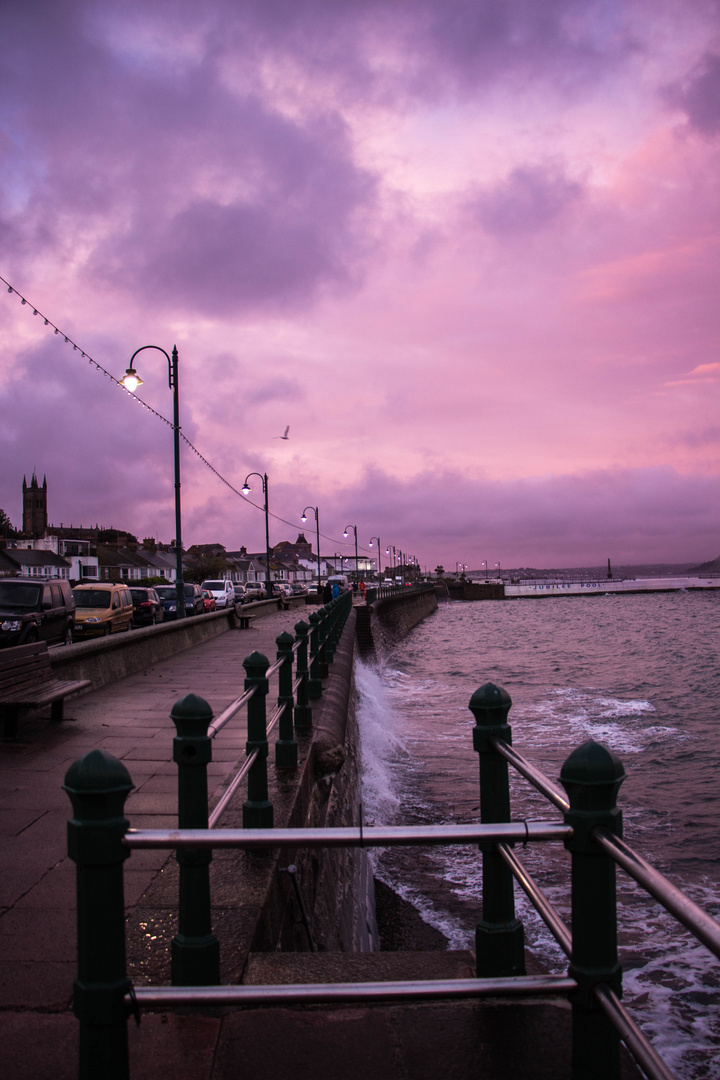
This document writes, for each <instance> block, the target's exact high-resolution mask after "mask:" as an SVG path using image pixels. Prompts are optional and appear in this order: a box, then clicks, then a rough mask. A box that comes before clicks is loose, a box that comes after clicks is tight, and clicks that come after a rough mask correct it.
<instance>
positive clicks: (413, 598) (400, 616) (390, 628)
mask: <svg viewBox="0 0 720 1080" xmlns="http://www.w3.org/2000/svg"><path fill="white" fill-rule="evenodd" d="M437 606H438V602H437V596H436V595H435V589H434V587H433V586H432V585H428V586H427V587H425V588H422V587H420V588H417V589H413V590H412V591H410V590H408V589H399V590H397V592H396V593H395V594H394V595H391V596H383V597H381V598H380V599H378V600H375V601H373V603H372V604H370V605H369V607H370V631H371V634H372V640H373V644H374V646H375V648H376V649H377V648H380V649H381V650H384V649H388V648H390V647H392V645H394V644H395V643H396V642H397V641H399V640H400V639H401V638H403V637H405V635H406V634H408V633H409V632H410V631H411V630H412V628H413V627H414V626H417V625H418V623H420V622H422V621H423V619H426V618H427V617H428V615H432V614H433V612H435V611H437Z"/></svg>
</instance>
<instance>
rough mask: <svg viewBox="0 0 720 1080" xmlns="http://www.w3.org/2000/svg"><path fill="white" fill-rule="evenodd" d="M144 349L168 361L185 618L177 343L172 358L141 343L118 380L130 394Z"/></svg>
mask: <svg viewBox="0 0 720 1080" xmlns="http://www.w3.org/2000/svg"><path fill="white" fill-rule="evenodd" d="M145 349H157V351H158V352H161V353H162V354H163V356H164V357H165V359H166V360H167V362H168V383H169V385H170V389H171V390H172V392H173V447H174V456H175V556H176V571H175V588H176V591H177V618H178V619H184V618H185V583H184V581H183V565H182V523H181V514H180V407H179V401H178V351H177V345H173V351H172V359H171V358H170V357H169V356H168V354H167V353H166V352H165V350H164V349H161V348H160V346H159V345H142V346H141V347H140V348H139V349H136V350H135V352H134V353H133V354H132V356H131V357H130V367H129V368H128V369H127V371H126V372H125V375H124V376H123V378H122V379H121V380H120V385H121V386H124V387H125V389H126V390H128V391H129V392H130V393H131V394H134V393H135V391H136V390H137V388H138V386H142V385H143V380H142V379H141V378H140V376H139V375H138V373H137V371H136V370H135V368H134V367H133V360H134V359H135V357H136V356H137V354H138V353H141V352H143V350H145Z"/></svg>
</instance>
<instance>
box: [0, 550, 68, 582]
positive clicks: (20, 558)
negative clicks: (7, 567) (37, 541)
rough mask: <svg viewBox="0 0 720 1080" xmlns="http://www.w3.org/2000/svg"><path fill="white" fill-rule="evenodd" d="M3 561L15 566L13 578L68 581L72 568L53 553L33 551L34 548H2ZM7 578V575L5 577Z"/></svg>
mask: <svg viewBox="0 0 720 1080" xmlns="http://www.w3.org/2000/svg"><path fill="white" fill-rule="evenodd" d="M2 554H3V556H4V559H5V560H7V561H9V562H10V564H11V565H14V566H15V568H16V569H15V573H14V574H13V575H9V576H13V577H20V576H22V577H39V578H66V579H67V580H68V581H69V580H70V571H71V569H72V566H71V564H70V562H69V561H68V560H67V559H64V558H63V557H62V556H61V555H56V554H55V552H54V551H35V549H34V548H4V549H3V552H2ZM6 576H7V575H6Z"/></svg>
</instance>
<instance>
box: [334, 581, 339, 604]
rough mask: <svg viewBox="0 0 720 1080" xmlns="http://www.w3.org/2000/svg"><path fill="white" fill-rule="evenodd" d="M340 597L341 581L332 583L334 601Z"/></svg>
mask: <svg viewBox="0 0 720 1080" xmlns="http://www.w3.org/2000/svg"><path fill="white" fill-rule="evenodd" d="M339 595H340V582H339V581H333V583H332V598H333V600H337V598H338V596H339Z"/></svg>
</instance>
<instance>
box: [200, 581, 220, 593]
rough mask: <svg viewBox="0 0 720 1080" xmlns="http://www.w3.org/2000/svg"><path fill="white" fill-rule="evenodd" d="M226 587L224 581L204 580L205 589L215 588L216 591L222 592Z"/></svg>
mask: <svg viewBox="0 0 720 1080" xmlns="http://www.w3.org/2000/svg"><path fill="white" fill-rule="evenodd" d="M224 588H225V582H224V581H203V589H215V591H216V592H222V591H223V589H224Z"/></svg>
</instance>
